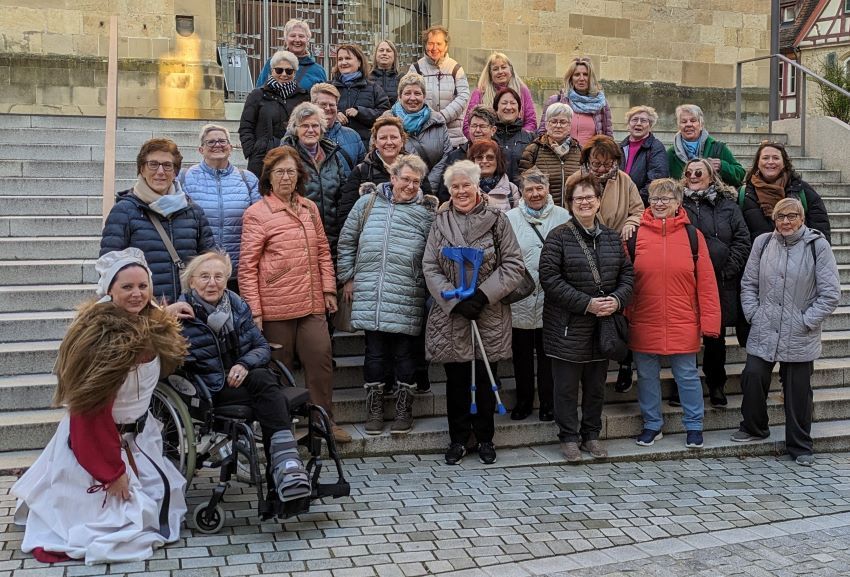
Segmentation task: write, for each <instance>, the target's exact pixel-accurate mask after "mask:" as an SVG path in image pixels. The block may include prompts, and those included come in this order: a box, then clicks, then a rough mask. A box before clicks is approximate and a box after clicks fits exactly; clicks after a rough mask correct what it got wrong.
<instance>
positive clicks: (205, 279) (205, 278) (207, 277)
mask: <svg viewBox="0 0 850 577" xmlns="http://www.w3.org/2000/svg"><path fill="white" fill-rule="evenodd" d="M195 278H197V279H200V280H201V282H202V283H204V284H209V282H210V281H211V280H212V281H215V284H223V283H224V281H226V280H227V279H226V278H225V277H224V275H223V274H221V273H216V274H214V275H213V274H209V273H206V272H205V273H204V274H198V275H195Z"/></svg>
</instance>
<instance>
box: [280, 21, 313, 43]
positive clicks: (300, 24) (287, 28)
mask: <svg viewBox="0 0 850 577" xmlns="http://www.w3.org/2000/svg"><path fill="white" fill-rule="evenodd" d="M293 28H302V29H303V30H304V34H306V35H307V40H310V39H311V38H312V37H313V33H312V32H310V25H309V24H307V23H306V22H304V21H303V20H299V19H298V18H291V19H290V20H289V21H287V23H286V24H284V25H283V38H284V40H286V37H287V36H289V33H290V32H292V29H293Z"/></svg>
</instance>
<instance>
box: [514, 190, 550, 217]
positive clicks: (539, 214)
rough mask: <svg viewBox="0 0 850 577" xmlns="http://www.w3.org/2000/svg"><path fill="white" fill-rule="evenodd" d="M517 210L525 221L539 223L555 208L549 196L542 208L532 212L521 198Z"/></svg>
mask: <svg viewBox="0 0 850 577" xmlns="http://www.w3.org/2000/svg"><path fill="white" fill-rule="evenodd" d="M519 208H520V210H521V211H522V215H523V216H524V217H525V220H528V221H538V222H539V221H542V220H545V219H546V218H547V217H548V216H549V215H550V214H551V213H552V209H553V208H555V201H553V200H552V195H551V194H550V195H548V196H547V197H546V204H544V205H543V208H541V209H540V210H534V209H533V208H531V207H530V206H528V205H527V204H526V203H525V199H524V198H521V199H520V200H519Z"/></svg>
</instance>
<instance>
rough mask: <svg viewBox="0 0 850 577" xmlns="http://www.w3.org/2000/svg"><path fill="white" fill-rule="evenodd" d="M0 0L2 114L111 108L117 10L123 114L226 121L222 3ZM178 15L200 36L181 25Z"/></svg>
mask: <svg viewBox="0 0 850 577" xmlns="http://www.w3.org/2000/svg"><path fill="white" fill-rule="evenodd" d="M21 4H22V3H20V2H14V1H12V0H0V112H17V113H46V114H83V115H102V114H104V112H105V103H106V59H107V56H108V51H109V38H108V34H109V16H110V14H112V13H117V14H118V16H119V19H118V58H119V65H118V79H119V89H118V108H119V110H118V113H119V114H120V115H122V116H155V117H156V116H159V117H169V118H220V117H223V113H224V99H223V77H222V74H221V69H220V67H219V66H218V65H217V64H216V53H215V1H214V0H145V1H144V2H138V1H133V2H130V1H128V0H29V1H28V2H27V3H26V6H22V5H21ZM177 15H186V16H192V17H193V18H194V33H192V34H191V35H188V36H185V37H184V36H180V35H178V34H177V32H176V25H175V17H176V16H177Z"/></svg>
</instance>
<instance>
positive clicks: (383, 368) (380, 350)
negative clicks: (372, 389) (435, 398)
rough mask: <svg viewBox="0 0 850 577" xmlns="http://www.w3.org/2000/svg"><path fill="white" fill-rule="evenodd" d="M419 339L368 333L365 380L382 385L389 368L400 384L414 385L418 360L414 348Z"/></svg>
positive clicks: (376, 332)
mask: <svg viewBox="0 0 850 577" xmlns="http://www.w3.org/2000/svg"><path fill="white" fill-rule="evenodd" d="M416 339H417V337H413V336H410V335H404V334H401V333H387V332H383V331H366V357H365V360H364V361H363V379H364V380H365V381H366V382H367V383H380V382H381V381H383V380H384V375H386V373H387V369H388V368H389V367H392V368H394V369H395V370H394V371H393V374H394V375H395V378H396V379H398V381H399V382H400V383H405V384H407V385H409V384H412V383H413V375H414V372H415V370H416V358H415V355H414V351H413V347H414V346H415V344H416Z"/></svg>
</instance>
